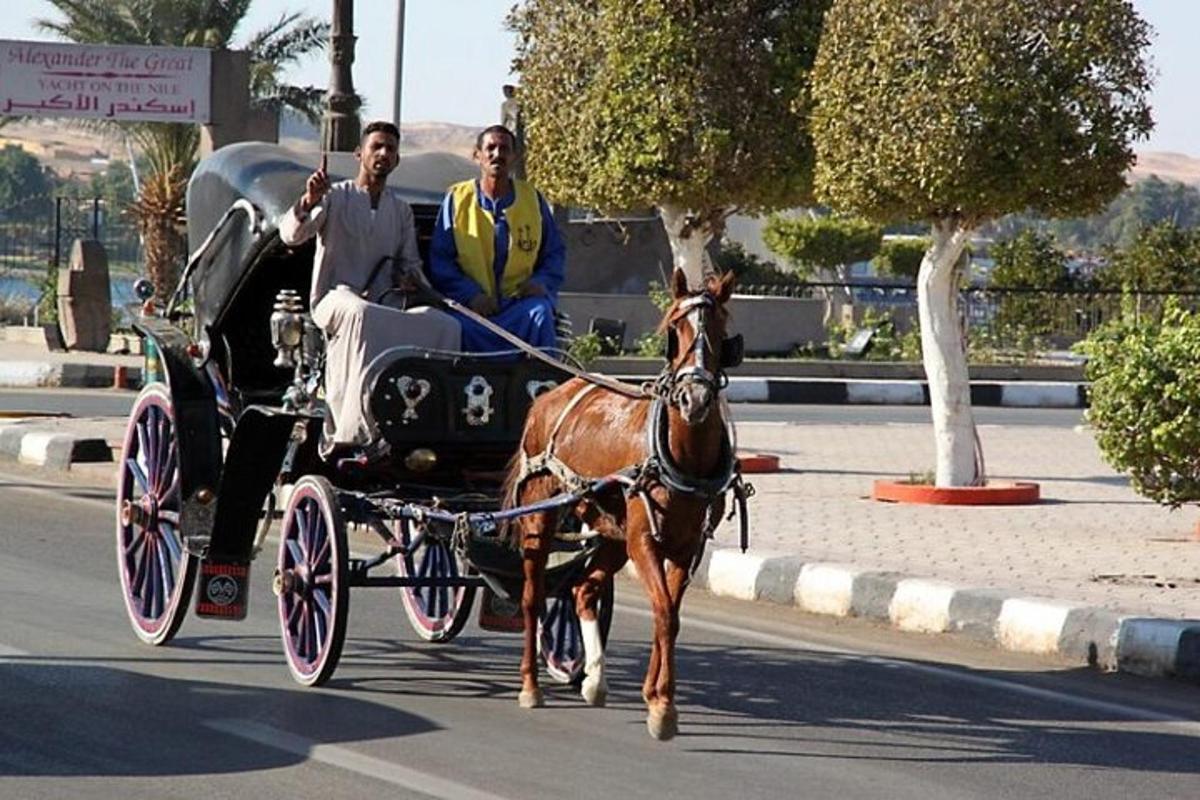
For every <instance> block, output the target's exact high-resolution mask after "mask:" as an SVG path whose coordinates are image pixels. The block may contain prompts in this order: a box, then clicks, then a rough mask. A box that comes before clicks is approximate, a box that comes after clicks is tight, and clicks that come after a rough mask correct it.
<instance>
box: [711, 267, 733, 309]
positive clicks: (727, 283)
mask: <svg viewBox="0 0 1200 800" xmlns="http://www.w3.org/2000/svg"><path fill="white" fill-rule="evenodd" d="M735 285H737V275H735V274H734V273H733V270H728V271H727V272H726V273H725V274H724V275H722V276H721V281H720V283H718V284H717V293H716V300H717V302H718V303H726V302H728V300H729V297H730V296H731V295H732V294H733V287H734V286H735Z"/></svg>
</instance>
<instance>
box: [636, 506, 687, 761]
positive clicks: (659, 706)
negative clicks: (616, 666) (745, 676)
mask: <svg viewBox="0 0 1200 800" xmlns="http://www.w3.org/2000/svg"><path fill="white" fill-rule="evenodd" d="M639 505H640V504H639ZM636 508H637V506H634V507H633V508H631V509H630V511H631V512H632V513H630V525H629V543H630V551H631V552H630V557H631V558H632V559H633V563H634V565H635V566H636V567H637V571H638V575H639V576H641V579H642V585H644V586H645V587H646V595H647V596H648V597H649V599H650V609H651V614H652V616H653V619H654V640H653V644H652V645H651V648H650V665H649V667H647V669H646V680H645V681H644V682H643V683H642V697H644V698H645V699H646V706H647V711H648V714H647V716H646V728H647V729H648V730H649V731H650V735H651V736H653V737H654V738H655V739H660V740H663V741H665V740H667V739H671V738H673V737H674V736H675V734H676V733H678V732H679V715H678V713H677V712H676V711H675V706H674V704H673V703H672V702H671V698H670V696H669V695H668V696H664V695H663V694H662V693H661V691H660V687H661V686H663V685H664V680H663V672H664V670H666V671H667V674H668V676H669V672H670V670H669V666H670V663H669V662H670V657H671V648H670V643H671V642H672V641H674V639H675V632H676V630H677V628H678V618H673V617H672V615H671V594H670V591H669V589H668V587H667V580H666V576H665V575H664V573H663V559H662V555H661V554H660V553H659V552H658V546H657V544H656V543H655V542H653V541H652V540H651V538H650V530H649V526H648V525H647V524H646V523H645V515H644V514H643V513H639V511H635V510H634V509H636ZM635 519H636V520H638V521H639V522H640V523H641V524H634V520H635ZM673 619H674V623H673Z"/></svg>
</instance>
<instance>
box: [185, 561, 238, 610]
mask: <svg viewBox="0 0 1200 800" xmlns="http://www.w3.org/2000/svg"><path fill="white" fill-rule="evenodd" d="M249 588H250V564H249V563H248V562H241V561H214V560H211V559H205V560H204V561H202V562H200V581H199V589H200V594H199V596H197V598H196V616H198V617H209V618H211V619H233V620H238V619H245V618H246V610H247V607H248V605H249V602H250V596H249Z"/></svg>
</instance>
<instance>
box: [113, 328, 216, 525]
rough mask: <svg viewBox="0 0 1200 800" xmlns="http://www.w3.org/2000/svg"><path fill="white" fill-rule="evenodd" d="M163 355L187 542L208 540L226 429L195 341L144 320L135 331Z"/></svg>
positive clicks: (161, 357)
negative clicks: (194, 352) (191, 351)
mask: <svg viewBox="0 0 1200 800" xmlns="http://www.w3.org/2000/svg"><path fill="white" fill-rule="evenodd" d="M133 327H134V329H135V330H137V332H138V333H140V334H141V335H142V336H144V337H145V338H147V339H150V340H151V341H152V342H153V343H154V346H155V348H156V349H157V351H158V358H159V364H160V366H161V368H162V370H163V372H164V373H165V377H166V383H167V388H168V389H169V390H170V392H171V405H172V407H173V408H174V412H175V430H176V434H177V437H178V441H177V442H176V447H177V451H178V454H179V478H180V493H181V497H182V510H181V513H180V517H179V528H180V534H181V535H182V536H183V539H184V541H185V542H188V541H190V540H192V539H194V538H195V539H196V540H203V539H204V538H207V537H208V536H209V535H210V534H211V533H212V529H213V517H214V513H215V511H216V493H217V484H218V481H219V480H220V477H221V428H220V421H219V418H218V416H217V403H216V397H215V393H214V391H213V386H212V384H211V383H210V382H209V380H208V378H207V377H206V376H205V375H204V373H203V372H202V371H201V370H200V369H199V368H198V367H197V366H196V365H195V364H194V363H193V361H192V358H191V356H189V355H188V353H187V347H188V345H190V344H191V343H192V340H191V338H190V337H189V336H188V335H187V334H186V333H184V332H183V331H182V330H180V329H179V328H178V327H176V326H175V325H173V324H171V323H170V322H169V321H167V320H165V319H161V318H159V317H141V318H139V319H138V320H137V321H136V322H134V325H133Z"/></svg>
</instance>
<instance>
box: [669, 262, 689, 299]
mask: <svg viewBox="0 0 1200 800" xmlns="http://www.w3.org/2000/svg"><path fill="white" fill-rule="evenodd" d="M671 294H672V295H673V296H674V297H675V299H676V300H678V299H679V298H681V297H687V295H688V282H687V275H684V274H683V270H681V269H678V268H676V270H675V271H674V272H673V273H671Z"/></svg>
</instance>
